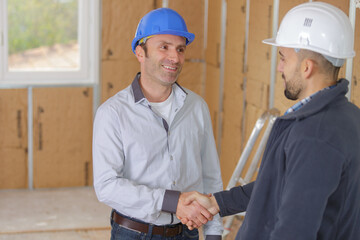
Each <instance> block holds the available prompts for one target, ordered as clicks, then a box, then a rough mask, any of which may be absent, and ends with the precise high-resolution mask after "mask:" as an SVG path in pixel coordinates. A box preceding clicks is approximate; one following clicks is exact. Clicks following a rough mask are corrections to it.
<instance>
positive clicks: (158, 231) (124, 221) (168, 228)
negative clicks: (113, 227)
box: [112, 211, 183, 237]
mask: <svg viewBox="0 0 360 240" xmlns="http://www.w3.org/2000/svg"><path fill="white" fill-rule="evenodd" d="M112 219H113V220H114V222H116V223H117V224H119V225H121V226H123V227H126V228H130V229H132V230H135V231H139V232H142V233H146V234H147V233H149V227H150V224H148V223H140V222H136V221H133V220H131V219H129V218H125V217H123V216H121V215H119V214H118V213H117V212H115V211H114V212H113V216H112ZM182 230H183V226H182V224H181V223H178V224H175V225H164V226H156V225H154V226H153V229H152V235H161V236H164V237H174V236H176V235H179V234H180V233H181V232H182Z"/></svg>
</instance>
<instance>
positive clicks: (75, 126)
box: [33, 88, 93, 188]
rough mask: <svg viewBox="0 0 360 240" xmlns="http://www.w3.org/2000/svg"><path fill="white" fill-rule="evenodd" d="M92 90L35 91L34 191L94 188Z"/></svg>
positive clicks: (60, 89)
mask: <svg viewBox="0 0 360 240" xmlns="http://www.w3.org/2000/svg"><path fill="white" fill-rule="evenodd" d="M92 95H93V92H92V89H89V88H41V89H34V113H33V114H34V187H35V188H49V187H69V186H88V185H91V184H92V170H91V169H92V157H91V142H92V116H93V112H92V99H93V97H92Z"/></svg>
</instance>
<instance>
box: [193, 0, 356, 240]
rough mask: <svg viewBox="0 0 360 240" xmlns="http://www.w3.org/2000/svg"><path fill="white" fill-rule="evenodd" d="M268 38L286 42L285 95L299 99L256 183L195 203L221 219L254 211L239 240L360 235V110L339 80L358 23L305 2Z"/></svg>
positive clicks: (282, 121)
mask: <svg viewBox="0 0 360 240" xmlns="http://www.w3.org/2000/svg"><path fill="white" fill-rule="evenodd" d="M263 42H264V43H266V44H271V45H274V46H277V47H279V55H280V61H279V63H278V71H279V72H280V73H281V75H282V79H283V80H284V88H285V89H284V93H285V96H286V97H287V98H288V99H291V100H298V102H297V103H296V104H295V105H293V106H292V107H290V108H289V109H288V110H287V111H286V112H285V114H284V115H283V116H281V117H279V118H277V119H276V121H275V123H274V125H273V128H272V130H271V133H270V136H269V139H268V142H267V146H266V148H265V152H264V154H263V159H262V163H261V166H260V169H259V173H258V176H257V179H256V181H255V182H252V183H249V184H246V185H244V186H238V187H234V188H232V189H230V190H229V191H222V192H218V193H215V194H214V195H213V196H212V197H211V198H209V197H208V196H206V195H201V194H199V193H194V195H192V196H190V197H189V199H188V200H189V202H191V200H194V199H198V200H199V201H200V202H201V204H203V205H206V206H207V207H209V210H210V211H211V212H212V213H214V214H215V213H217V212H220V215H221V216H227V215H231V214H235V213H238V212H243V211H246V216H245V219H244V222H243V223H242V225H241V228H240V230H239V232H238V234H237V237H236V239H241V240H243V239H245V240H283V239H286V240H288V239H289V240H290V239H291V240H316V239H318V240H359V239H360V121H359V120H360V109H359V108H358V107H357V106H355V105H354V104H352V103H351V102H349V101H348V99H347V98H346V96H345V94H346V93H347V91H348V83H349V82H348V81H347V80H346V79H338V74H339V70H340V67H341V66H342V65H343V64H344V62H345V59H346V58H352V57H354V55H355V51H354V33H353V29H352V27H351V24H350V21H349V19H348V17H347V15H346V14H345V13H344V12H342V11H341V10H340V9H338V8H336V7H334V6H332V5H330V4H328V3H323V2H309V3H303V4H300V5H298V6H296V7H294V8H292V9H291V10H290V11H289V12H288V13H287V14H286V15H285V17H284V18H283V20H282V22H281V24H280V27H279V31H278V33H277V36H276V38H274V39H266V40H264V41H263Z"/></svg>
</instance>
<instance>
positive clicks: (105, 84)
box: [101, 55, 140, 102]
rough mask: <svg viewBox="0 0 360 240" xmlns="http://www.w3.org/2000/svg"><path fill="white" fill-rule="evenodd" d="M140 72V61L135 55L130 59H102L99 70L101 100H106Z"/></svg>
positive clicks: (129, 82)
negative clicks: (100, 69)
mask: <svg viewBox="0 0 360 240" xmlns="http://www.w3.org/2000/svg"><path fill="white" fill-rule="evenodd" d="M138 72H140V63H139V62H138V61H137V59H136V57H135V55H134V56H133V59H132V60H128V61H125V60H114V61H103V62H102V71H101V86H102V87H101V101H102V102H104V101H106V100H107V99H108V98H109V97H111V96H113V95H115V94H116V93H117V92H118V91H120V90H122V89H124V88H126V87H127V86H128V85H130V84H131V82H132V81H133V80H134V77H135V75H136V74H137V73H138Z"/></svg>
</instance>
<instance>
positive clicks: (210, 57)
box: [205, 0, 221, 67]
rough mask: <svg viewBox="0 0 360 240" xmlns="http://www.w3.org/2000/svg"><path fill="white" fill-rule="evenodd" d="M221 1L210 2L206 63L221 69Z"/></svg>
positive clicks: (213, 0)
mask: <svg viewBox="0 0 360 240" xmlns="http://www.w3.org/2000/svg"><path fill="white" fill-rule="evenodd" d="M220 37H221V0H212V1H209V9H208V27H207V44H206V50H205V55H206V58H205V59H206V63H207V64H211V65H213V66H215V67H220Z"/></svg>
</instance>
